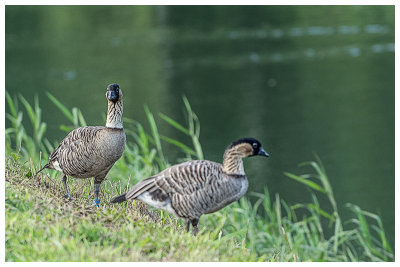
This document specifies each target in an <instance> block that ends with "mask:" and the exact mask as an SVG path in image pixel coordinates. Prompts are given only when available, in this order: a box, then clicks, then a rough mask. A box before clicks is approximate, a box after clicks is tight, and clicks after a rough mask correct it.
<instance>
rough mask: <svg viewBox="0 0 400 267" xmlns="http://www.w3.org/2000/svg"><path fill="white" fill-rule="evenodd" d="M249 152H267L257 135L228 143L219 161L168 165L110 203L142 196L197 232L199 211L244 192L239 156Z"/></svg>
mask: <svg viewBox="0 0 400 267" xmlns="http://www.w3.org/2000/svg"><path fill="white" fill-rule="evenodd" d="M251 156H265V157H269V154H268V153H267V152H265V151H264V149H263V148H262V146H261V143H260V142H259V141H257V140H256V139H254V138H241V139H239V140H237V141H235V142H233V143H232V144H231V145H229V146H228V147H227V149H226V150H225V153H224V157H223V162H222V164H220V163H217V162H213V161H209V160H193V161H187V162H184V163H181V164H177V165H174V166H171V167H169V168H167V169H165V170H164V171H162V172H160V173H159V174H156V175H154V176H152V177H149V178H146V179H144V180H142V181H140V182H139V183H137V184H136V185H134V186H133V187H132V188H131V189H130V190H129V191H128V192H127V193H125V194H122V195H119V196H117V197H114V198H113V199H112V200H111V203H121V202H124V201H127V200H130V199H138V200H141V201H143V202H145V203H146V204H148V205H150V206H153V207H155V208H158V209H162V210H165V211H167V212H169V213H172V214H174V215H175V216H177V217H179V218H182V219H184V220H186V231H188V232H189V228H190V224H192V227H193V234H194V235H196V234H197V232H198V228H197V225H198V222H199V219H200V216H201V215H202V214H209V213H213V212H216V211H218V210H220V209H222V208H223V207H225V206H227V205H229V204H230V203H232V202H234V201H236V200H239V199H240V198H241V197H242V196H243V195H244V194H245V193H246V191H247V188H248V181H247V178H246V174H245V172H244V167H243V160H242V158H245V157H251Z"/></svg>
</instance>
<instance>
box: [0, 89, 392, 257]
mask: <svg viewBox="0 0 400 267" xmlns="http://www.w3.org/2000/svg"><path fill="white" fill-rule="evenodd" d="M6 98H7V103H8V110H9V113H8V114H7V115H6V116H7V119H8V120H9V121H10V122H11V125H12V126H11V127H10V128H8V129H6V234H5V236H6V260H7V261H88V260H92V261H393V260H394V254H393V251H392V249H391V247H390V246H389V244H388V242H387V240H386V235H385V232H384V229H383V226H382V222H381V219H380V217H379V216H377V215H375V214H372V213H370V212H367V211H363V210H361V209H360V208H359V207H357V206H356V205H354V204H348V208H349V209H350V210H351V211H352V214H353V217H352V218H350V220H348V221H345V222H343V219H342V217H341V216H340V214H339V212H338V209H337V204H336V201H335V198H334V193H333V189H332V187H331V185H330V183H329V179H328V176H327V174H326V172H325V170H324V168H323V165H322V162H321V161H320V160H319V159H318V157H317V158H316V161H311V162H307V163H304V164H303V165H304V168H307V173H305V174H302V175H296V174H292V173H285V174H284V175H285V176H286V178H287V179H293V180H295V181H297V182H299V183H301V184H302V186H303V187H299V190H301V188H303V189H304V190H308V189H309V190H310V191H311V193H310V202H309V203H294V204H290V203H286V202H285V201H284V200H282V199H280V197H279V195H275V196H270V195H269V192H268V190H267V189H265V192H264V194H253V195H254V196H255V197H256V199H257V200H256V201H255V202H253V203H251V202H250V201H249V200H248V199H247V198H242V199H241V200H240V201H239V202H235V203H233V204H232V205H230V206H228V207H226V208H224V209H223V210H221V211H219V212H217V213H214V214H211V215H205V216H202V218H201V220H200V224H199V225H200V230H201V232H200V234H199V235H197V236H196V237H193V236H192V235H191V234H188V233H185V231H184V230H183V228H184V227H183V222H182V221H181V220H178V219H176V218H174V217H173V216H171V215H169V214H165V213H162V212H159V211H157V210H153V209H151V208H148V207H146V206H145V205H143V204H141V203H140V202H139V201H138V202H134V201H133V202H129V203H124V204H122V205H110V204H109V200H110V199H111V197H113V196H115V195H117V194H119V193H121V192H125V191H126V189H127V188H128V187H130V186H132V185H133V184H134V183H136V182H137V181H138V180H139V179H143V178H146V177H148V176H150V175H152V174H154V173H157V172H158V171H159V170H161V169H164V168H165V167H167V166H170V165H171V164H175V163H176V162H174V163H171V162H168V161H167V160H166V157H165V156H164V154H163V145H164V144H166V143H168V144H169V145H172V146H174V147H175V148H176V149H177V150H179V151H180V152H181V155H182V157H181V158H180V159H178V161H184V160H189V159H201V158H203V152H202V149H201V145H200V142H199V132H200V131H199V129H200V124H199V121H198V119H197V117H196V115H195V113H194V112H193V111H192V110H191V108H190V105H189V102H188V101H187V99H185V98H184V106H185V107H186V118H187V120H186V124H181V123H178V122H177V121H175V120H173V119H172V118H170V117H168V116H167V115H165V114H158V115H159V116H158V118H159V119H161V120H164V121H165V122H167V123H168V125H170V126H171V127H173V128H174V129H176V130H177V131H180V132H182V133H184V134H185V135H186V136H187V138H186V140H185V141H178V140H174V139H172V138H169V137H167V136H163V135H162V134H160V133H159V132H158V128H157V124H156V119H155V116H154V115H153V114H152V113H151V112H150V111H149V110H148V109H147V108H146V114H147V119H148V121H147V123H148V126H149V127H148V128H149V129H150V131H149V132H148V133H147V132H146V131H145V130H144V127H143V126H142V125H141V124H140V123H139V122H136V121H134V120H131V119H129V118H124V127H125V131H126V133H127V140H128V142H127V147H126V150H125V153H124V155H123V157H122V158H121V159H120V160H119V161H118V162H117V164H116V165H115V166H114V167H113V168H112V170H111V172H110V173H109V175H108V180H107V181H105V182H104V183H103V184H102V189H101V196H100V198H101V199H102V203H101V206H100V208H98V209H96V208H93V207H92V206H91V200H92V198H93V196H92V193H93V190H92V187H93V185H92V184H91V182H92V181H90V180H89V179H88V180H75V179H69V187H70V190H71V196H72V201H71V202H66V201H65V199H64V198H63V197H62V195H63V190H62V185H61V179H60V176H59V174H58V173H57V172H55V171H48V172H47V171H46V172H44V173H41V174H40V175H39V176H38V177H34V176H33V175H32V174H34V173H35V172H36V171H37V170H38V169H39V168H40V166H41V165H43V164H44V163H45V161H46V160H44V159H46V158H47V157H48V155H49V153H51V151H52V150H53V149H54V147H55V145H56V144H57V142H55V141H53V142H50V141H49V140H47V139H46V138H45V132H46V123H45V122H42V121H41V109H40V106H39V102H38V100H37V98H36V99H35V101H34V104H33V105H31V104H30V103H29V101H27V100H26V99H25V98H23V97H22V96H18V97H14V98H12V97H11V96H10V95H8V94H6ZM49 98H50V99H51V100H52V101H53V103H54V104H55V107H57V108H58V110H59V111H60V112H62V113H63V114H64V115H65V118H66V120H65V125H61V126H60V130H62V131H66V132H67V131H69V130H70V129H72V128H75V127H78V126H82V125H85V124H86V122H85V119H84V117H83V115H82V114H81V112H80V111H79V109H77V108H73V109H71V110H69V109H68V108H67V107H65V106H64V105H63V104H62V103H60V102H59V101H58V100H57V99H55V98H54V97H53V96H51V95H49ZM21 107H22V108H23V109H21ZM24 115H25V116H27V117H28V120H25V121H24V119H23V118H24ZM27 122H28V123H30V124H31V125H32V127H31V128H32V132H31V133H28V132H27V131H26V128H25V127H24V124H26V123H27ZM43 158H44V159H43ZM250 194H252V193H251V192H248V195H250ZM319 198H326V199H327V200H328V202H329V203H330V208H329V209H327V210H326V209H325V210H324V209H322V208H321V207H320V205H319Z"/></svg>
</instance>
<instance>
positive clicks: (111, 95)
mask: <svg viewBox="0 0 400 267" xmlns="http://www.w3.org/2000/svg"><path fill="white" fill-rule="evenodd" d="M106 97H107V99H108V100H109V101H112V102H114V103H115V102H117V101H118V100H119V99H120V98H121V97H122V91H121V89H119V85H118V84H116V83H112V84H110V85H109V86H107V92H106Z"/></svg>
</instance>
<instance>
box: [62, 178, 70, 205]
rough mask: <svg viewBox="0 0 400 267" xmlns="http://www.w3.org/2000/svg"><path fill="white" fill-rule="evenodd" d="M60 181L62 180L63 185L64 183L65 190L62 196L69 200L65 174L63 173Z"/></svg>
mask: <svg viewBox="0 0 400 267" xmlns="http://www.w3.org/2000/svg"><path fill="white" fill-rule="evenodd" d="M62 181H63V185H64V190H65V192H66V194H65V195H64V197H65V198H67V199H68V200H71V195H70V194H69V190H68V186H67V176H66V175H65V174H64V176H63V179H62Z"/></svg>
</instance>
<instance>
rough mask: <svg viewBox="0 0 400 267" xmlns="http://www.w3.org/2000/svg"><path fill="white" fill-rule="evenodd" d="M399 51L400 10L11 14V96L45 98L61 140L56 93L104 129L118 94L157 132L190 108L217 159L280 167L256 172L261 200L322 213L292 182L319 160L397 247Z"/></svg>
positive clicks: (253, 179)
mask: <svg viewBox="0 0 400 267" xmlns="http://www.w3.org/2000/svg"><path fill="white" fill-rule="evenodd" d="M394 50H395V49H394V7H391V6H369V7H356V6H346V7H343V6H342V7H340V6H334V7H332V6H319V7H307V6H265V7H263V6H257V7H251V6H250V7H223V6H216V7H206V6H202V7H195V6H194V7H189V6H187V7H179V6H173V7H110V6H91V7H83V6H80V7H73V6H68V7H62V6H61V7H48V6H46V7H40V6H35V7H30V6H25V7H23V6H22V7H21V6H19V7H17V6H7V7H6V89H7V90H8V91H9V92H10V93H12V94H15V93H22V94H23V95H24V96H25V97H26V98H27V99H30V100H32V99H33V96H34V95H35V94H37V95H38V96H39V98H40V103H41V107H42V108H43V119H44V121H46V122H48V131H47V133H46V137H47V138H48V139H50V140H55V139H57V140H60V139H61V138H62V137H63V136H64V133H63V132H62V131H60V130H59V129H58V125H59V124H60V123H62V122H65V120H64V118H63V116H62V115H61V114H59V112H58V111H56V108H55V107H54V105H53V104H52V103H51V102H50V100H49V99H48V98H47V97H46V95H45V92H46V91H48V92H51V93H52V94H53V95H55V96H56V97H57V98H58V99H61V100H62V101H63V102H64V103H66V104H67V105H68V106H69V107H72V106H77V107H79V108H80V109H81V110H82V112H83V114H84V115H85V118H86V119H87V121H88V122H89V123H90V124H92V125H102V124H104V121H103V119H102V117H101V116H99V114H102V113H105V109H106V103H105V97H104V94H105V88H106V86H107V84H109V83H111V82H117V83H118V84H119V85H120V86H121V88H122V89H123V92H124V103H125V107H126V108H125V113H124V115H125V116H127V117H130V118H134V119H137V120H138V121H141V122H143V123H145V122H146V119H145V114H144V110H143V105H144V104H147V105H148V106H149V108H150V109H151V110H152V111H153V112H154V113H157V112H163V113H165V114H167V115H169V116H171V117H172V118H175V119H176V120H178V121H181V122H184V115H183V102H182V95H186V96H187V97H188V99H189V101H190V102H191V104H192V108H193V110H194V111H195V112H196V113H197V115H198V117H199V119H200V122H201V138H200V141H201V143H202V145H203V150H204V153H205V157H206V158H207V159H210V160H215V161H221V158H222V154H223V151H224V149H225V148H226V146H227V145H228V144H229V143H230V142H231V141H233V140H235V139H237V138H239V137H243V136H251V137H255V138H257V139H259V140H260V141H261V142H262V144H263V146H264V147H265V149H266V150H267V151H268V152H269V153H270V154H271V157H270V158H268V159H265V158H254V159H247V160H245V167H246V172H247V174H248V177H249V180H250V188H249V190H250V191H258V192H260V191H263V187H264V186H266V185H267V186H268V188H269V190H270V193H271V195H272V196H274V195H275V194H276V193H279V194H280V196H281V198H283V199H285V200H286V201H287V202H288V203H290V204H294V203H296V202H305V201H310V194H309V191H308V190H306V188H305V187H303V186H301V185H299V184H297V183H296V182H294V181H292V180H290V179H289V178H287V177H285V176H284V175H283V172H284V171H289V172H294V173H298V174H299V173H302V172H307V171H310V170H303V169H301V168H299V167H298V166H297V164H298V163H301V162H303V161H308V160H313V159H314V156H313V152H315V153H317V154H318V155H319V156H320V157H321V159H322V161H323V163H324V164H325V167H326V170H327V172H328V175H329V177H330V180H331V183H332V186H333V189H334V193H335V197H336V199H337V202H338V206H339V208H340V210H341V211H342V212H344V214H345V215H346V216H348V213H347V212H346V209H345V208H344V204H345V203H347V202H351V203H355V204H357V205H359V206H360V207H361V208H363V209H366V210H368V211H372V212H375V213H378V214H380V215H381V216H382V218H383V222H384V225H385V227H386V230H387V233H388V237H389V240H390V242H391V244H392V245H393V244H394V168H395V167H394V151H395V150H394V140H395V139H394V132H395V131H394V52H395V51H394ZM158 122H159V124H160V131H161V132H162V133H164V134H165V135H167V136H170V137H173V138H179V139H180V140H182V141H184V142H186V143H188V144H189V140H187V139H185V138H183V137H182V136H181V135H179V133H177V132H176V131H174V130H173V129H171V127H169V126H168V125H166V124H165V123H163V122H162V121H161V120H158ZM128 141H132V140H128ZM166 154H167V155H168V158H169V159H170V160H172V161H173V160H174V159H176V158H177V157H179V156H180V155H179V154H177V153H176V152H175V150H172V149H171V148H169V149H167V151H166ZM322 204H323V205H324V206H325V207H327V203H325V202H322Z"/></svg>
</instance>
